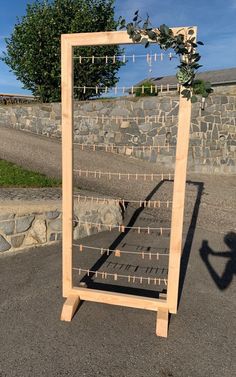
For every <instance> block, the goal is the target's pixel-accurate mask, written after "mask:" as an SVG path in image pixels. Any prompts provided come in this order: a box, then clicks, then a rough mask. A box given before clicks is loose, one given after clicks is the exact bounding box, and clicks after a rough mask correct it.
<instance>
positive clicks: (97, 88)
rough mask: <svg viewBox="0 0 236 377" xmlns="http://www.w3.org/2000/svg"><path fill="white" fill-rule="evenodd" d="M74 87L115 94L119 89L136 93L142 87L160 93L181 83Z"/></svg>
mask: <svg viewBox="0 0 236 377" xmlns="http://www.w3.org/2000/svg"><path fill="white" fill-rule="evenodd" d="M73 88H74V89H78V90H83V93H86V91H87V90H95V92H96V93H97V94H98V93H99V91H104V93H108V91H114V93H115V94H117V92H118V91H122V92H123V94H124V93H126V92H131V93H132V94H134V92H135V90H137V89H141V90H142V93H144V92H145V90H147V89H148V90H150V93H151V94H152V93H158V91H161V92H163V91H165V92H169V91H170V89H176V90H179V89H180V85H179V84H166V85H151V86H145V85H142V86H132V87H126V86H114V87H111V88H109V87H108V86H98V85H97V86H86V85H84V86H74V87H73Z"/></svg>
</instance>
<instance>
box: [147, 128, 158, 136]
mask: <svg viewBox="0 0 236 377" xmlns="http://www.w3.org/2000/svg"><path fill="white" fill-rule="evenodd" d="M156 134H157V128H153V129H152V130H151V131H149V132H148V136H151V137H153V136H156Z"/></svg>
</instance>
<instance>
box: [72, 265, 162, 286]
mask: <svg viewBox="0 0 236 377" xmlns="http://www.w3.org/2000/svg"><path fill="white" fill-rule="evenodd" d="M72 270H74V271H78V272H79V275H81V273H86V274H87V276H90V275H95V277H98V276H101V277H102V279H107V278H108V277H112V278H113V279H114V280H115V281H116V280H118V279H122V278H123V279H127V281H128V283H135V282H139V283H140V284H142V283H143V282H147V283H148V284H151V283H152V284H155V285H157V284H158V285H161V283H164V284H165V285H166V286H167V282H168V280H167V279H163V278H153V277H144V276H134V275H133V276H132V275H121V274H114V273H110V272H105V271H93V270H86V269H83V268H77V267H73V268H72Z"/></svg>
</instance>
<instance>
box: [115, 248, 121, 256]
mask: <svg viewBox="0 0 236 377" xmlns="http://www.w3.org/2000/svg"><path fill="white" fill-rule="evenodd" d="M120 255H121V252H120V250H118V249H116V250H115V257H120Z"/></svg>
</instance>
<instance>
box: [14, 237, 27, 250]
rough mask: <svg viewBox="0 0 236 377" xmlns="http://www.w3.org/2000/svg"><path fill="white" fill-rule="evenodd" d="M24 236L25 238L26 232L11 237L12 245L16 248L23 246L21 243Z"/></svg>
mask: <svg viewBox="0 0 236 377" xmlns="http://www.w3.org/2000/svg"><path fill="white" fill-rule="evenodd" d="M24 238H25V235H24V234H21V235H18V236H12V237H11V244H12V247H14V248H15V249H17V248H19V247H21V245H22V244H23V241H24Z"/></svg>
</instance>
